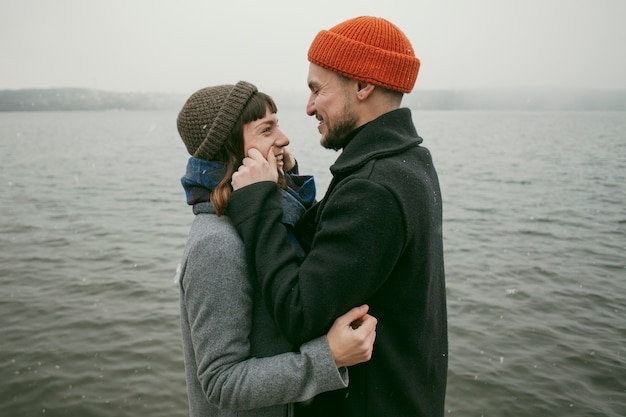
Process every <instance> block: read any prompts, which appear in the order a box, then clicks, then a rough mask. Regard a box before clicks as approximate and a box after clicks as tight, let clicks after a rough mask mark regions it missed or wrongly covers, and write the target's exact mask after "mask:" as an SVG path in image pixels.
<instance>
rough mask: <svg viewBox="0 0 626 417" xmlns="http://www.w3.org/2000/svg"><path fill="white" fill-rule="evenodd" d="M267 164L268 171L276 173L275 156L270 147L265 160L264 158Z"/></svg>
mask: <svg viewBox="0 0 626 417" xmlns="http://www.w3.org/2000/svg"><path fill="white" fill-rule="evenodd" d="M265 159H266V160H267V162H268V163H269V164H270V169H271V170H272V172H274V171H276V155H275V154H274V147H273V146H272V147H270V150H269V152H268V153H267V158H265Z"/></svg>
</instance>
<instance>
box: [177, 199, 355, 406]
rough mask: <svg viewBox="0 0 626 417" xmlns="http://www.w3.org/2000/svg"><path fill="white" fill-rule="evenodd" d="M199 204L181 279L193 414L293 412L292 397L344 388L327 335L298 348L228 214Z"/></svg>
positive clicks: (303, 397)
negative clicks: (272, 312)
mask: <svg viewBox="0 0 626 417" xmlns="http://www.w3.org/2000/svg"><path fill="white" fill-rule="evenodd" d="M195 211H196V213H197V214H196V218H195V219H194V222H193V224H192V226H191V231H190V234H189V239H188V241H187V245H186V247H185V251H184V254H183V258H182V262H181V266H180V272H179V274H180V275H179V279H178V285H179V287H180V312H181V330H182V338H183V352H184V359H185V372H186V379H187V392H188V397H189V414H190V416H191V417H200V416H202V417H209V416H256V417H263V416H281V417H283V416H292V415H293V405H292V404H290V403H293V402H298V401H305V400H307V399H310V398H312V397H313V396H315V395H317V394H319V393H321V392H325V391H330V390H335V389H340V388H345V387H346V386H347V384H348V375H347V370H346V369H345V368H341V369H337V367H336V366H335V362H334V360H333V358H332V354H331V352H330V348H329V346H328V342H327V340H326V337H325V336H322V337H319V338H317V339H314V340H312V341H310V342H308V343H305V344H304V345H302V346H300V348H299V351H298V350H295V351H294V349H293V348H292V346H291V345H290V344H289V343H288V342H287V341H286V340H285V339H284V338H283V337H281V336H280V334H279V333H278V330H277V328H276V327H275V325H274V323H273V321H272V319H271V318H270V316H269V314H268V312H267V310H266V308H265V305H264V304H263V302H262V300H261V297H260V292H259V291H256V290H255V288H254V287H253V280H252V279H250V277H249V273H250V270H249V269H248V266H247V265H246V262H245V255H244V247H243V243H242V242H241V239H240V238H239V235H238V234H237V232H236V230H235V229H234V227H233V226H232V224H231V222H230V219H229V218H228V217H226V216H222V217H217V216H216V215H215V214H214V210H213V207H212V206H211V205H210V203H205V204H203V205H202V206H201V207H200V208H198V206H196V207H195Z"/></svg>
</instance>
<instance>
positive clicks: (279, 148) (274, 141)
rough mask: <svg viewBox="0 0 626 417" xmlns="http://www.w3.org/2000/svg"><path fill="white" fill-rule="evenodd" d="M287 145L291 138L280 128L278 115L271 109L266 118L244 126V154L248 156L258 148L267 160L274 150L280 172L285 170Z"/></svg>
mask: <svg viewBox="0 0 626 417" xmlns="http://www.w3.org/2000/svg"><path fill="white" fill-rule="evenodd" d="M287 145H289V138H288V137H287V136H285V134H284V133H283V132H282V131H281V130H280V129H279V128H278V118H277V117H276V113H272V112H271V111H270V109H269V108H266V110H265V117H263V118H261V119H258V120H254V121H252V122H250V123H246V124H245V125H243V151H244V154H245V155H248V151H249V150H250V149H251V148H256V149H257V150H258V151H259V152H261V154H263V156H264V157H266V158H267V155H268V153H269V152H270V149H272V150H273V153H274V155H275V156H276V166H277V168H278V170H279V171H282V170H283V165H284V163H283V154H284V151H285V147H286V146H287ZM272 147H273V148H272Z"/></svg>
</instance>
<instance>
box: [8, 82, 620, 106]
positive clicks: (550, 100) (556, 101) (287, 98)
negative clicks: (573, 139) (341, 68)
mask: <svg viewBox="0 0 626 417" xmlns="http://www.w3.org/2000/svg"><path fill="white" fill-rule="evenodd" d="M271 94H272V96H273V97H274V98H275V99H276V101H277V103H278V104H279V106H281V107H283V106H290V105H295V106H300V105H301V104H302V103H301V101H302V100H300V99H301V92H297V93H295V92H294V93H289V92H285V91H282V92H278V93H271ZM186 99H187V96H186V95H184V94H177V93H141V92H131V93H120V92H109V91H101V90H93V89H86V88H48V89H19V90H0V112H17V111H85V110H87V111H91V110H94V111H97V110H178V109H180V108H181V107H182V105H183V104H184V102H185V100H186ZM403 106H406V107H410V108H412V109H415V110H525V111H626V91H608V90H565V89H491V90H488V89H483V90H414V91H413V92H412V93H411V94H408V95H406V96H405V98H404V100H403Z"/></svg>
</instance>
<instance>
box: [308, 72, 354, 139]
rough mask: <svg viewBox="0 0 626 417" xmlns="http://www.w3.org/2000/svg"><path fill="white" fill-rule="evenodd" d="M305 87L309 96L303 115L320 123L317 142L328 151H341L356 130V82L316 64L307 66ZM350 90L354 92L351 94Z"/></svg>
mask: <svg viewBox="0 0 626 417" xmlns="http://www.w3.org/2000/svg"><path fill="white" fill-rule="evenodd" d="M308 84H309V90H310V91H311V94H310V96H309V101H308V102H307V106H306V113H307V114H308V115H309V116H315V118H316V119H317V120H318V121H319V122H320V123H319V125H318V127H317V130H318V131H319V132H320V134H321V135H322V137H321V138H320V143H321V144H322V146H323V147H325V148H329V149H335V150H338V149H342V148H343V147H344V146H345V145H346V143H345V138H346V136H347V135H348V133H350V132H351V131H353V130H354V129H356V128H357V127H358V115H357V113H356V111H355V103H354V101H353V100H356V94H354V93H355V92H356V90H357V86H356V81H353V80H348V79H344V78H341V77H339V76H338V75H337V74H335V73H334V72H332V71H329V70H327V69H325V68H322V67H320V66H319V65H315V64H310V65H309V75H308ZM352 90H354V92H353V91H352Z"/></svg>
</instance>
